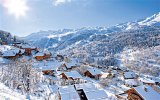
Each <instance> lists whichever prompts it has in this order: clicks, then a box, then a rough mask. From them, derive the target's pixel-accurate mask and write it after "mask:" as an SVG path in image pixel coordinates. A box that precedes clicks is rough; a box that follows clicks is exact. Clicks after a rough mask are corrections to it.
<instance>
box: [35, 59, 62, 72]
mask: <svg viewBox="0 0 160 100" xmlns="http://www.w3.org/2000/svg"><path fill="white" fill-rule="evenodd" d="M61 65H62V63H61V62H57V61H56V62H50V61H49V62H38V63H34V66H35V67H38V68H39V69H41V70H56V69H57V68H58V67H59V66H61Z"/></svg>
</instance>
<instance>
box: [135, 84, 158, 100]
mask: <svg viewBox="0 0 160 100" xmlns="http://www.w3.org/2000/svg"><path fill="white" fill-rule="evenodd" d="M145 88H146V89H145ZM134 89H135V90H136V91H137V92H138V93H139V94H140V95H141V96H142V97H143V98H144V99H145V100H159V98H160V94H159V93H158V92H156V91H155V90H154V89H153V88H152V87H151V86H148V85H144V86H143V85H142V86H138V87H135V88H134Z"/></svg>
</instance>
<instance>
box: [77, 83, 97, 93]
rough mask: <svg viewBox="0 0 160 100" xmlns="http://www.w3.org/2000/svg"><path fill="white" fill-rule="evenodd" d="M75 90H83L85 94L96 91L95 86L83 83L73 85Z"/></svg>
mask: <svg viewBox="0 0 160 100" xmlns="http://www.w3.org/2000/svg"><path fill="white" fill-rule="evenodd" d="M75 87H76V90H80V89H83V90H85V91H86V92H88V91H91V90H97V88H96V86H95V85H94V84H93V83H83V84H75Z"/></svg>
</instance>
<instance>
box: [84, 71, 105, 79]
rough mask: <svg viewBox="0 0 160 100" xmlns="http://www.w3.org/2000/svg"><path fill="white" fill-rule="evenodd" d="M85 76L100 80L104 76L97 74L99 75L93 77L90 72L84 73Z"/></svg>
mask: <svg viewBox="0 0 160 100" xmlns="http://www.w3.org/2000/svg"><path fill="white" fill-rule="evenodd" d="M84 76H88V77H90V78H98V79H99V78H100V77H101V76H102V74H97V75H92V73H90V72H89V71H88V70H87V71H86V72H84Z"/></svg>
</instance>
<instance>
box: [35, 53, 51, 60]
mask: <svg viewBox="0 0 160 100" xmlns="http://www.w3.org/2000/svg"><path fill="white" fill-rule="evenodd" d="M35 58H36V59H37V60H43V59H49V58H51V54H45V53H44V55H42V56H36V57H35Z"/></svg>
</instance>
